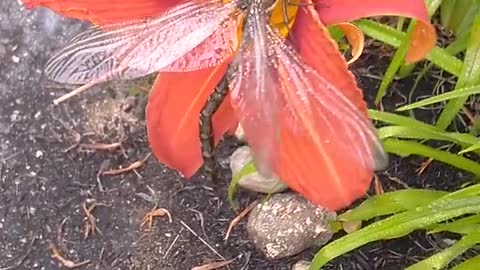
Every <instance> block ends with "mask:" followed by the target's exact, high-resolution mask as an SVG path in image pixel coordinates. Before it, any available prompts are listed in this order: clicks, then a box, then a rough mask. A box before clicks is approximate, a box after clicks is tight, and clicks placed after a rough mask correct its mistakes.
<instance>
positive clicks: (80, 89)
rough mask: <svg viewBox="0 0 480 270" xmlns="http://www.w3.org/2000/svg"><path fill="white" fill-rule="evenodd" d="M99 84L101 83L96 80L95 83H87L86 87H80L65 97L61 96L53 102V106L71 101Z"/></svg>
mask: <svg viewBox="0 0 480 270" xmlns="http://www.w3.org/2000/svg"><path fill="white" fill-rule="evenodd" d="M99 82H101V81H99V80H95V81H92V82H89V83H87V84H84V85H82V86H80V87H78V88H77V89H75V90H73V91H71V92H70V93H68V94H65V95H63V96H61V97H59V98H57V99H55V100H53V104H55V105H58V104H60V103H61V102H63V101H65V100H67V99H69V98H71V97H73V96H76V95H78V94H80V93H81V92H83V91H85V90H87V89H88V88H90V87H92V86H94V85H95V84H97V83H99Z"/></svg>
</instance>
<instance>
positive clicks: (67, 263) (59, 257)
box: [50, 243, 90, 269]
mask: <svg viewBox="0 0 480 270" xmlns="http://www.w3.org/2000/svg"><path fill="white" fill-rule="evenodd" d="M50 249H51V250H52V258H54V259H57V260H58V261H60V263H61V264H62V265H63V266H65V267H67V268H70V269H72V268H77V267H80V266H83V265H86V264H88V263H90V260H86V261H83V262H80V263H74V262H73V261H70V260H68V259H65V258H64V257H63V256H62V254H60V251H59V250H58V249H57V247H56V246H55V244H53V243H50Z"/></svg>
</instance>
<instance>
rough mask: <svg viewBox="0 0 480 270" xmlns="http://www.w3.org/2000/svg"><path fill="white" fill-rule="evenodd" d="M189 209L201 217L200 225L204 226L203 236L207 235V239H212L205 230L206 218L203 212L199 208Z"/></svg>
mask: <svg viewBox="0 0 480 270" xmlns="http://www.w3.org/2000/svg"><path fill="white" fill-rule="evenodd" d="M188 211H192V212H194V213H195V214H197V216H198V219H200V227H201V228H202V232H203V236H204V237H205V239H207V241H210V239H208V236H207V233H206V231H205V220H204V219H203V214H202V212H200V211H198V210H195V209H193V208H189V209H188Z"/></svg>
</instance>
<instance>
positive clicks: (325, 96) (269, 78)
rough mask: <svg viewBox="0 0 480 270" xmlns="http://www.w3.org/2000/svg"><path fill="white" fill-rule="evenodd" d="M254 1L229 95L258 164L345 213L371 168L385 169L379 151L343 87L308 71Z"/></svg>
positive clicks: (363, 117) (313, 198)
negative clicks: (345, 208) (344, 210)
mask: <svg viewBox="0 0 480 270" xmlns="http://www.w3.org/2000/svg"><path fill="white" fill-rule="evenodd" d="M256 2H257V1H254V3H253V4H252V6H251V10H250V12H249V15H248V18H247V22H246V25H245V28H244V35H243V40H242V44H241V45H240V51H239V54H238V55H237V57H236V59H235V61H234V64H235V65H237V66H238V73H237V74H236V76H235V77H234V79H233V80H232V85H231V89H232V103H233V105H234V106H235V107H236V109H237V112H238V117H239V119H240V122H241V124H242V127H243V128H244V131H245V135H246V139H247V141H248V143H249V145H250V146H251V147H252V149H253V152H254V156H255V159H256V162H257V166H258V167H259V168H260V170H262V171H263V172H266V171H267V172H268V171H270V172H273V173H275V174H276V175H278V176H279V177H280V178H281V179H282V180H283V181H285V182H286V183H287V184H288V185H289V186H290V187H291V188H292V189H294V190H296V191H297V192H300V193H301V194H302V195H304V196H305V197H306V198H307V199H309V200H311V201H313V202H315V203H317V204H320V205H323V206H325V207H328V208H330V209H339V208H342V207H345V206H347V205H349V204H350V203H351V202H352V201H353V200H355V199H357V198H359V197H361V196H362V195H364V193H365V191H366V190H367V189H368V186H369V184H370V182H371V179H372V175H373V171H374V169H376V168H379V167H382V166H383V165H384V164H385V163H386V160H387V157H386V155H385V153H384V151H383V148H382V145H381V144H380V143H379V141H378V139H377V137H376V135H375V132H374V129H373V127H372V125H371V123H370V121H369V119H368V117H367V116H366V115H365V113H364V112H362V111H360V110H359V109H358V107H357V106H355V105H354V104H352V102H351V100H350V99H349V98H347V97H346V96H345V94H344V93H343V92H344V89H338V88H336V87H334V86H333V85H332V84H331V83H329V81H328V79H327V78H324V77H321V76H320V75H319V74H318V73H317V72H316V70H315V69H313V68H311V67H310V66H308V65H306V64H305V62H304V61H303V60H302V59H300V57H299V55H298V54H297V52H296V51H295V49H294V48H293V47H292V46H291V45H289V43H288V42H287V41H286V40H284V39H283V38H281V37H280V35H279V34H278V33H277V32H276V30H274V29H272V27H271V26H270V25H269V24H268V21H267V19H268V17H267V16H266V14H265V12H264V10H262V7H261V4H258V3H256ZM302 38H308V37H302ZM319 45H320V44H319ZM313 49H315V48H313ZM316 49H317V50H322V49H324V48H322V47H321V46H318V47H317V48H316ZM312 53H314V52H312ZM319 61H322V59H319ZM345 73H346V74H347V75H349V74H348V73H347V72H345ZM332 79H333V78H332ZM335 79H342V78H335ZM345 79H346V80H348V79H352V78H351V76H350V77H348V76H347V77H346V78H345Z"/></svg>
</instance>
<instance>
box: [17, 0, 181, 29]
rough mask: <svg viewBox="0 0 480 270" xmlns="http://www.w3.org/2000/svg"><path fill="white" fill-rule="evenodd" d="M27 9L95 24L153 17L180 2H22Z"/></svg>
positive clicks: (94, 0) (44, 0)
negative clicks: (42, 10) (42, 9)
mask: <svg viewBox="0 0 480 270" xmlns="http://www.w3.org/2000/svg"><path fill="white" fill-rule="evenodd" d="M22 1H23V3H24V4H25V6H26V7H27V8H34V7H38V6H43V7H47V8H49V9H51V10H53V11H55V12H57V13H59V14H61V15H63V16H65V17H70V18H75V19H80V20H88V21H91V22H93V23H95V24H99V25H102V24H108V23H117V22H124V21H130V20H137V19H145V18H150V17H155V16H158V15H159V14H161V13H162V12H164V11H165V10H167V9H168V8H170V7H172V6H174V5H176V4H178V3H180V2H181V1H180V0H160V1H159V0H22Z"/></svg>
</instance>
